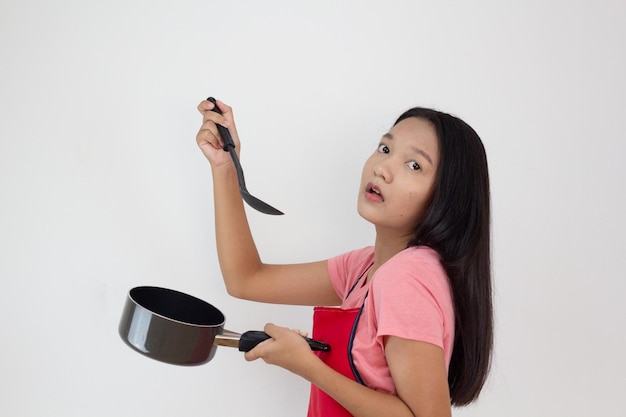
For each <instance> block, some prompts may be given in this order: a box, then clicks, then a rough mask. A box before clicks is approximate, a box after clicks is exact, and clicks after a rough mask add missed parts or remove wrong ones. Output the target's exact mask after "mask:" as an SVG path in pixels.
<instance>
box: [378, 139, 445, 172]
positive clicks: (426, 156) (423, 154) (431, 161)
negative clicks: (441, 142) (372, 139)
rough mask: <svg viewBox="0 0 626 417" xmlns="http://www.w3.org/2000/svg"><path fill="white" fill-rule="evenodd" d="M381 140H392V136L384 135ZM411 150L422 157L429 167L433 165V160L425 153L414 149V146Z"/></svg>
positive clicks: (416, 148)
mask: <svg viewBox="0 0 626 417" xmlns="http://www.w3.org/2000/svg"><path fill="white" fill-rule="evenodd" d="M383 139H389V140H393V135H392V134H391V133H385V134H384V135H383ZM411 150H412V151H413V152H415V153H417V154H419V155H422V156H423V157H424V158H425V159H426V160H427V161H428V162H429V163H430V165H432V164H433V160H432V159H431V157H430V155H428V154H427V153H426V152H425V151H423V150H422V149H420V148H418V147H416V146H411Z"/></svg>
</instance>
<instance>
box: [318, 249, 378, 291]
mask: <svg viewBox="0 0 626 417" xmlns="http://www.w3.org/2000/svg"><path fill="white" fill-rule="evenodd" d="M373 257H374V248H373V247H372V246H368V247H365V248H362V249H357V250H353V251H351V252H346V253H344V254H341V255H338V256H335V257H333V258H330V259H329V260H328V275H329V276H330V281H331V283H332V285H333V288H334V290H335V292H336V293H337V295H338V296H339V298H341V299H342V300H343V299H345V298H346V296H347V294H348V292H349V291H350V289H351V288H352V286H353V285H354V283H355V281H356V280H357V279H358V278H359V274H360V273H361V272H362V271H364V270H365V269H366V268H367V267H368V265H370V264H371V262H372V259H373Z"/></svg>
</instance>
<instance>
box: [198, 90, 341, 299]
mask: <svg viewBox="0 0 626 417" xmlns="http://www.w3.org/2000/svg"><path fill="white" fill-rule="evenodd" d="M213 106H214V105H213V103H211V102H209V101H206V100H205V101H202V102H201V103H200V104H199V105H198V111H199V112H200V113H201V114H202V116H203V119H202V126H201V127H200V130H199V131H198V134H197V136H196V142H197V143H198V146H199V147H200V149H201V150H202V152H203V153H204V155H205V156H206V158H207V159H208V160H209V162H210V163H211V172H212V174H213V194H214V205H215V232H216V242H217V254H218V260H219V263H220V268H221V271H222V275H223V278H224V282H225V284H226V289H227V291H228V292H229V294H231V295H233V296H235V297H238V298H244V299H249V300H255V301H261V302H268V303H281V304H302V305H337V304H338V303H339V302H340V300H339V298H338V297H337V294H336V293H335V291H334V289H333V288H332V285H331V283H330V278H329V276H328V270H327V262H326V261H319V262H312V263H304V264H295V265H270V264H265V263H263V262H262V261H261V258H260V256H259V252H258V250H257V248H256V245H255V243H254V239H253V237H252V233H251V232H250V226H249V224H248V219H247V217H246V212H245V209H244V206H243V201H242V199H241V195H240V194H239V185H238V182H237V174H236V172H235V169H234V165H233V163H232V160H231V159H230V155H229V153H228V152H225V151H224V150H223V149H222V146H223V142H222V139H221V138H220V135H219V132H218V131H217V126H216V124H218V123H219V124H221V125H222V126H224V127H227V128H228V129H229V131H230V134H231V136H232V137H233V141H234V142H235V149H236V150H237V152H239V149H240V142H239V136H238V135H237V129H236V127H235V121H234V117H233V112H232V109H231V108H230V107H229V106H227V105H225V104H224V103H222V102H220V101H218V106H219V107H220V110H221V111H222V114H221V115H220V114H219V113H216V112H214V111H212V109H213Z"/></svg>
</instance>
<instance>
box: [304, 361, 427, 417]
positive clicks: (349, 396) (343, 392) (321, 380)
mask: <svg viewBox="0 0 626 417" xmlns="http://www.w3.org/2000/svg"><path fill="white" fill-rule="evenodd" d="M300 376H302V377H303V378H305V379H307V380H308V381H309V382H311V383H312V384H314V385H316V386H317V387H318V388H319V389H321V390H322V391H324V392H325V393H326V394H328V395H329V396H331V397H332V398H333V399H334V400H335V401H337V402H338V403H339V404H341V406H342V407H344V408H345V409H346V410H348V411H349V412H350V414H352V415H353V416H355V417H380V416H385V417H415V416H414V414H413V413H412V411H411V410H410V409H409V407H408V406H407V405H406V403H404V401H402V399H400V398H399V397H398V396H396V395H390V394H385V393H382V392H378V391H375V390H373V389H371V388H368V387H366V386H364V385H361V384H360V383H358V382H356V381H354V380H352V379H350V378H347V377H345V376H343V375H342V374H340V373H339V372H337V371H335V370H334V369H332V368H330V367H329V366H328V365H326V364H324V363H323V362H322V361H313V362H312V363H311V366H310V367H308V368H306V370H305V371H303V372H302V373H301V375H300Z"/></svg>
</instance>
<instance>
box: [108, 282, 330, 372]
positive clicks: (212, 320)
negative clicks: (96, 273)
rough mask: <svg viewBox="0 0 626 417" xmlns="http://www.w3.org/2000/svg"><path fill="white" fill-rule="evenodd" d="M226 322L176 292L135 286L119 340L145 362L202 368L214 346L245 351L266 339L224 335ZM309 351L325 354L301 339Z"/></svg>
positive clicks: (315, 343) (325, 348)
mask: <svg viewBox="0 0 626 417" xmlns="http://www.w3.org/2000/svg"><path fill="white" fill-rule="evenodd" d="M224 322H225V317H224V315H223V314H222V312H221V311H219V310H218V309H217V308H215V307H214V306H212V305H211V304H209V303H207V302H205V301H203V300H201V299H199V298H196V297H193V296H191V295H187V294H184V293H182V292H179V291H175V290H170V289H167V288H160V287H136V288H133V289H131V290H130V291H129V292H128V298H127V299H126V304H125V305H124V311H123V313H122V318H121V320H120V324H119V333H120V336H121V337H122V340H124V342H126V344H127V345H128V346H130V347H131V348H133V349H134V350H136V351H137V352H139V353H141V354H143V355H145V356H148V357H149V358H152V359H156V360H159V361H161V362H166V363H170V364H175V365H188V366H191V365H202V364H204V363H206V362H208V361H210V360H211V359H212V358H213V356H214V355H215V350H216V348H217V346H229V347H236V348H239V350H240V351H242V352H247V351H249V350H251V349H252V348H254V347H255V346H256V345H258V344H259V343H261V342H262V341H264V340H267V339H269V338H270V337H269V336H268V335H267V333H265V332H261V331H248V332H245V333H243V334H239V333H235V332H231V331H229V330H224ZM305 339H306V340H307V342H308V343H309V346H310V347H311V349H313V350H321V351H328V350H330V347H329V346H328V345H327V344H325V343H323V342H320V341H317V340H313V339H309V338H308V337H307V338H305Z"/></svg>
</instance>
